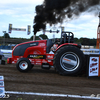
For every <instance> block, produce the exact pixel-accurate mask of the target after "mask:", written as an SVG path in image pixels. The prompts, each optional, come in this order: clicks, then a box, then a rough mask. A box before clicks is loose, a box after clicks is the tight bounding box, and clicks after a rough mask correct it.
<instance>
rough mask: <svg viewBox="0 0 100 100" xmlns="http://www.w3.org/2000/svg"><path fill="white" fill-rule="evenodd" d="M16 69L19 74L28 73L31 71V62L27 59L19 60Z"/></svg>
mask: <svg viewBox="0 0 100 100" xmlns="http://www.w3.org/2000/svg"><path fill="white" fill-rule="evenodd" d="M16 67H17V69H18V70H19V71H20V72H28V71H29V70H31V69H32V65H31V62H30V61H29V60H28V59H27V58H21V59H19V60H18V61H17V64H16Z"/></svg>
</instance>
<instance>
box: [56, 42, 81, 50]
mask: <svg viewBox="0 0 100 100" xmlns="http://www.w3.org/2000/svg"><path fill="white" fill-rule="evenodd" d="M66 45H71V46H76V47H78V48H79V49H80V48H81V45H79V44H75V43H64V44H62V45H60V46H59V47H58V48H57V49H56V51H57V50H58V49H60V48H61V47H63V46H66Z"/></svg>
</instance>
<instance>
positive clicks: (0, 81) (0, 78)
mask: <svg viewBox="0 0 100 100" xmlns="http://www.w3.org/2000/svg"><path fill="white" fill-rule="evenodd" d="M0 96H5V88H4V77H3V76H0Z"/></svg>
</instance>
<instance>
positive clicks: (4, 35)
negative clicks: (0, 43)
mask: <svg viewBox="0 0 100 100" xmlns="http://www.w3.org/2000/svg"><path fill="white" fill-rule="evenodd" d="M3 33H4V45H5V33H6V31H3Z"/></svg>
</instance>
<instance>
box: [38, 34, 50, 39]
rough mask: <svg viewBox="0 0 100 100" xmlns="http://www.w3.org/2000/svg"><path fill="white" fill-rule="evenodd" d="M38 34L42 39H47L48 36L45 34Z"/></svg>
mask: <svg viewBox="0 0 100 100" xmlns="http://www.w3.org/2000/svg"><path fill="white" fill-rule="evenodd" d="M39 36H40V37H41V38H42V39H48V36H47V35H44V34H40V35H39Z"/></svg>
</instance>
